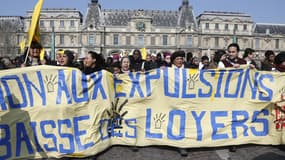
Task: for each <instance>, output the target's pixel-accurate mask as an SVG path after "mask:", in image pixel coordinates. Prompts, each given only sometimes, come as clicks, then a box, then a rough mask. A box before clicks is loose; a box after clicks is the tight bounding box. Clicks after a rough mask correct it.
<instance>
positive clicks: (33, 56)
mask: <svg viewBox="0 0 285 160" xmlns="http://www.w3.org/2000/svg"><path fill="white" fill-rule="evenodd" d="M42 48H43V47H42V45H41V44H40V43H38V42H34V41H33V42H32V43H31V46H30V49H28V48H27V49H26V51H25V54H24V55H21V56H20V64H21V67H26V66H37V65H42V64H45V61H40V52H41V49H42ZM28 50H29V53H27V52H28ZM27 54H28V55H27Z"/></svg>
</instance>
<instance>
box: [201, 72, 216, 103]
mask: <svg viewBox="0 0 285 160" xmlns="http://www.w3.org/2000/svg"><path fill="white" fill-rule="evenodd" d="M204 73H210V75H211V76H212V77H214V76H215V72H214V70H204V69H203V70H201V73H200V81H201V83H203V84H204V85H206V86H207V87H209V91H208V93H202V89H198V95H199V97H201V98H209V97H211V95H212V92H213V86H212V84H211V83H210V82H209V81H207V80H206V78H205V77H204Z"/></svg>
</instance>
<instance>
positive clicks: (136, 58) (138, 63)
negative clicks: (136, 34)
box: [130, 49, 143, 72]
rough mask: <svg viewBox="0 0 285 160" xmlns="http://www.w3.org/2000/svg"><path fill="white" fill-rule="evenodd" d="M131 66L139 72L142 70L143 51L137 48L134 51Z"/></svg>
mask: <svg viewBox="0 0 285 160" xmlns="http://www.w3.org/2000/svg"><path fill="white" fill-rule="evenodd" d="M130 60H131V61H130V62H131V64H130V68H131V71H132V72H138V71H141V70H142V62H143V61H142V55H141V51H140V50H138V49H136V50H134V52H133V55H132V58H131V59H130Z"/></svg>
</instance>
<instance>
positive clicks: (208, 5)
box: [0, 0, 285, 24]
mask: <svg viewBox="0 0 285 160" xmlns="http://www.w3.org/2000/svg"><path fill="white" fill-rule="evenodd" d="M1 1H2V3H1V5H0V15H2V16H4V15H5V16H6V15H13V16H14V15H17V16H18V15H20V16H24V15H25V14H26V11H27V10H31V9H33V7H34V5H35V4H36V2H37V0H1ZM4 1H5V2H4ZM90 1H91V0H45V1H44V6H43V7H44V8H76V9H78V10H80V11H81V12H82V13H83V14H85V12H86V9H87V6H88V3H89V2H90ZM99 3H100V4H101V7H102V9H159V10H178V8H179V6H180V5H181V4H182V0H99ZM189 3H190V5H192V6H193V10H194V14H195V15H196V16H198V15H199V14H201V13H202V12H203V11H231V12H243V13H247V14H249V15H250V16H252V18H253V20H254V22H256V23H280V24H285V16H284V8H285V0H189Z"/></svg>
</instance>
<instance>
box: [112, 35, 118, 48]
mask: <svg viewBox="0 0 285 160" xmlns="http://www.w3.org/2000/svg"><path fill="white" fill-rule="evenodd" d="M113 44H114V45H116V46H117V45H119V35H118V34H114V39H113Z"/></svg>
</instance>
